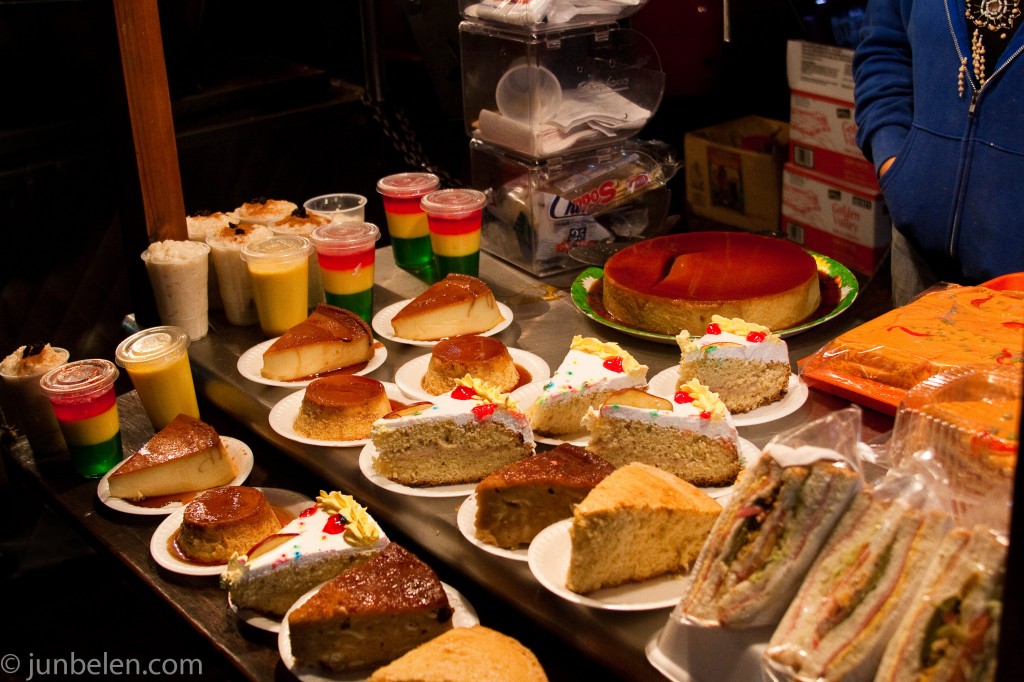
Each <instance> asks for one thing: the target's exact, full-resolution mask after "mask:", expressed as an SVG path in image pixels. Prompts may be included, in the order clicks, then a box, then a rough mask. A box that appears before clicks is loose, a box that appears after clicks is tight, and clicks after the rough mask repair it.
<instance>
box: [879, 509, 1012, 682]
mask: <svg viewBox="0 0 1024 682" xmlns="http://www.w3.org/2000/svg"><path fill="white" fill-rule="evenodd" d="M1006 550H1007V542H1006V537H1005V535H1003V534H1001V533H996V532H993V531H991V530H989V529H987V528H984V527H980V526H979V527H975V528H973V529H963V528H958V529H956V530H954V531H952V532H951V533H949V534H948V535H947V536H946V537H945V538H944V539H943V541H942V544H941V545H940V546H939V551H938V555H937V556H936V558H935V560H934V561H933V562H932V565H931V567H930V568H929V570H928V574H927V575H926V576H925V578H924V581H923V583H922V585H921V589H920V591H919V592H918V593H917V596H916V597H915V598H914V599H913V602H912V604H911V606H910V610H909V611H908V612H907V614H906V615H905V616H904V617H903V619H902V620H901V621H900V624H899V626H897V628H896V634H895V635H894V636H893V637H892V639H891V640H890V641H889V643H888V645H887V646H886V648H885V654H884V655H883V656H882V662H881V664H880V665H879V668H878V674H877V676H876V677H875V680H876V681H877V682H920V681H921V680H928V681H929V682H945V681H946V680H950V681H952V680H973V681H975V682H985V681H987V680H993V679H995V673H996V648H997V646H998V643H999V619H1000V612H1001V609H1002V595H1003V584H1004V581H1005V577H1006Z"/></svg>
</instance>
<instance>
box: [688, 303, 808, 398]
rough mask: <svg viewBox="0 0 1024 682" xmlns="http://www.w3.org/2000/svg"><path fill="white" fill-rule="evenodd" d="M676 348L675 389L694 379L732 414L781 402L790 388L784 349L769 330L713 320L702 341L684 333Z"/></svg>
mask: <svg viewBox="0 0 1024 682" xmlns="http://www.w3.org/2000/svg"><path fill="white" fill-rule="evenodd" d="M676 343H677V344H678V345H679V352H680V358H679V384H684V383H686V382H688V381H690V380H692V379H696V380H697V381H699V382H700V383H701V384H703V385H705V386H707V387H708V388H709V389H711V390H712V391H714V392H715V393H717V394H718V397H719V398H721V399H722V402H723V403H725V406H726V407H728V408H729V412H731V413H733V414H739V413H742V412H749V411H750V410H753V409H755V408H758V407H761V406H762V405H769V404H771V403H774V402H776V401H777V400H781V399H782V398H783V396H785V395H786V391H787V390H788V389H789V377H790V375H791V372H792V371H791V369H790V364H789V348H788V346H787V345H786V342H785V341H783V340H782V338H781V337H780V336H779V335H778V334H773V333H772V331H771V330H770V329H768V327H765V326H762V325H759V324H753V323H750V322H746V321H745V320H741V319H739V318H727V317H722V316H721V315H712V316H711V324H709V325H708V326H707V328H706V329H704V335H703V336H698V337H695V336H691V335H690V332H688V331H686V330H684V331H682V332H680V333H679V335H678V336H676Z"/></svg>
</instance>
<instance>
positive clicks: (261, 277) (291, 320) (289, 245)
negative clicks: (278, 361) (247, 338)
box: [242, 237, 313, 337]
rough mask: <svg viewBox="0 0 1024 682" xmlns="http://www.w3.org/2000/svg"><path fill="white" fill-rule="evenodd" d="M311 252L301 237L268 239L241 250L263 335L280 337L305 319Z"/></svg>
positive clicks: (306, 314) (309, 243) (306, 242)
mask: <svg viewBox="0 0 1024 682" xmlns="http://www.w3.org/2000/svg"><path fill="white" fill-rule="evenodd" d="M312 251H313V244H312V242H310V241H309V240H308V239H306V238H305V237H271V238H270V239H264V240H262V241H258V242H252V243H249V244H246V245H245V246H244V247H243V248H242V259H243V260H245V264H246V266H247V267H248V268H249V279H250V280H251V281H252V295H253V298H254V299H255V301H256V312H257V313H258V314H259V318H260V329H262V330H263V334H264V335H265V336H267V337H274V336H280V335H281V334H283V333H285V332H286V331H287V330H288V329H289V328H291V327H294V326H295V325H297V324H298V323H300V322H302V321H303V320H305V319H306V317H307V316H308V314H309V309H308V307H307V301H308V296H309V295H308V286H309V255H310V253H311V252H312Z"/></svg>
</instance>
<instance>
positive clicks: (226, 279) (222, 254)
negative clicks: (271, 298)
mask: <svg viewBox="0 0 1024 682" xmlns="http://www.w3.org/2000/svg"><path fill="white" fill-rule="evenodd" d="M273 236H274V233H273V232H272V231H271V230H270V228H269V227H267V226H266V225H257V224H249V225H229V226H227V227H223V228H220V229H218V230H213V231H211V232H210V233H209V234H208V235H207V236H206V243H207V244H209V245H210V256H211V260H212V261H213V267H214V268H215V269H216V271H217V286H218V287H220V298H221V301H222V302H223V304H224V315H225V316H226V317H227V318H228V322H230V323H231V324H235V325H239V326H247V325H250V324H256V323H257V322H259V319H260V318H259V315H258V314H257V313H256V301H255V300H253V297H252V282H251V281H250V280H249V268H248V267H246V265H245V261H244V260H242V248H243V247H244V246H245V245H246V244H248V243H249V242H256V241H260V240H262V239H269V238H270V237H273Z"/></svg>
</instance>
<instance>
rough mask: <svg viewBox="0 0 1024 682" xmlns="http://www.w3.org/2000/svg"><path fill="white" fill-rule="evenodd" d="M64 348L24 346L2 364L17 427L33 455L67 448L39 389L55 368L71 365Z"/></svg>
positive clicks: (4, 382)
mask: <svg viewBox="0 0 1024 682" xmlns="http://www.w3.org/2000/svg"><path fill="white" fill-rule="evenodd" d="M69 355H70V354H69V353H68V351H67V350H65V349H63V348H56V347H54V346H50V347H49V350H48V351H47V350H46V347H45V346H39V345H36V346H22V347H21V348H19V349H18V351H16V352H15V353H11V355H9V356H8V357H7V358H5V359H4V361H3V363H0V377H2V378H3V386H4V392H5V393H6V394H7V398H9V401H10V404H11V407H12V410H13V412H14V423H15V425H16V426H17V427H18V428H19V429H20V430H21V432H22V433H24V434H25V437H26V438H28V444H29V445H30V446H31V447H32V452H34V453H36V454H39V455H45V454H51V453H54V452H62V451H64V449H65V448H66V447H67V446H66V445H65V443H64V436H63V435H62V434H61V432H60V425H59V424H57V418H56V417H55V416H54V415H53V410H52V409H50V401H49V400H48V399H47V397H46V396H45V395H44V394H43V391H42V389H41V388H40V387H39V379H40V377H42V376H43V375H44V374H46V373H47V372H49V371H50V370H51V369H53V368H54V367H59V366H60V365H63V364H64V363H66V362H67V361H68V357H69Z"/></svg>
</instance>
